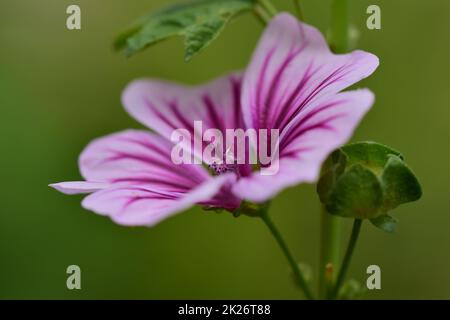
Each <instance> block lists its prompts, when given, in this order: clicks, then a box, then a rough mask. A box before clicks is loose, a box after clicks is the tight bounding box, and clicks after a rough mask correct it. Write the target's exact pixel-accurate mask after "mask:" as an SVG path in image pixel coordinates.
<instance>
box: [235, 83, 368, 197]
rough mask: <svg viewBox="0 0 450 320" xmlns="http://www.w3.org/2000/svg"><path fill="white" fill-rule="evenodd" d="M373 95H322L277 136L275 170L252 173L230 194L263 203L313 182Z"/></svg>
mask: <svg viewBox="0 0 450 320" xmlns="http://www.w3.org/2000/svg"><path fill="white" fill-rule="evenodd" d="M373 102H374V95H373V94H372V92H370V91H369V90H367V89H361V90H356V91H349V92H342V93H339V94H336V95H333V96H323V97H321V98H319V99H317V100H315V101H314V102H313V103H311V104H309V106H308V108H306V109H304V110H303V112H302V113H301V114H299V115H298V116H297V117H295V118H294V119H293V121H292V122H291V123H290V124H289V125H288V126H287V127H286V130H285V131H284V132H283V133H282V135H281V136H280V160H279V163H278V167H279V171H278V172H277V173H276V174H274V175H261V174H260V173H259V172H256V173H253V175H251V176H249V177H245V178H242V179H240V180H239V181H238V182H237V184H236V185H235V186H234V188H233V192H234V193H235V194H236V195H239V196H241V197H242V198H245V199H248V200H250V201H255V202H263V201H266V200H268V199H270V198H272V197H274V196H275V195H276V194H277V193H279V192H280V191H281V190H283V189H284V188H286V187H289V186H294V185H296V184H299V183H302V182H315V181H316V180H317V179H318V177H319V174H320V168H321V165H322V163H323V161H324V160H325V159H326V157H327V156H328V155H329V154H330V153H331V152H332V151H333V150H334V149H336V148H338V147H340V146H341V145H343V144H344V143H346V142H347V141H348V140H349V139H350V137H351V135H352V133H353V131H354V130H355V128H356V126H357V125H358V123H359V122H360V120H361V119H362V117H363V116H364V114H365V113H366V112H367V111H368V110H369V109H370V107H371V106H372V104H373Z"/></svg>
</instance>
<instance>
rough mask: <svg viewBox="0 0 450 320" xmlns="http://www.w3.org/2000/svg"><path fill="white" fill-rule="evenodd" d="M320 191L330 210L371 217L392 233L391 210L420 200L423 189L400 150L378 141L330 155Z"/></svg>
mask: <svg viewBox="0 0 450 320" xmlns="http://www.w3.org/2000/svg"><path fill="white" fill-rule="evenodd" d="M317 193H318V194H319V198H320V201H321V202H322V203H323V205H324V206H325V209H326V210H327V211H328V212H329V213H331V214H334V215H338V216H341V217H349V218H355V219H370V220H371V222H372V223H373V224H374V225H376V226H377V227H379V228H381V229H383V230H385V231H388V232H393V231H394V230H395V223H396V220H395V219H394V218H392V217H390V216H389V215H388V212H389V211H391V210H392V209H394V208H396V207H397V206H399V205H400V204H403V203H407V202H411V201H415V200H418V199H419V198H420V197H421V196H422V189H421V187H420V184H419V181H418V180H417V178H416V176H415V175H414V173H413V172H412V171H411V169H410V168H409V167H408V166H407V165H406V164H405V162H404V161H403V156H402V155H401V154H400V153H399V152H398V151H395V150H393V149H391V148H389V147H387V146H384V145H381V144H378V143H375V142H360V143H354V144H349V145H346V146H344V147H342V148H340V149H338V150H336V151H335V152H333V153H332V154H331V155H330V157H329V158H328V160H327V161H326V162H325V164H324V167H323V174H322V177H321V178H320V180H319V183H318V184H317Z"/></svg>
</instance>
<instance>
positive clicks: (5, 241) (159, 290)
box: [0, 0, 450, 299]
mask: <svg viewBox="0 0 450 320" xmlns="http://www.w3.org/2000/svg"><path fill="white" fill-rule="evenodd" d="M171 2H173V1H162V0H152V1H148V0H132V1H125V0H96V1H92V0H71V1H66V0H57V1H56V0H38V1H37V0H28V1H25V0H2V1H1V3H0V132H1V135H0V146H1V148H0V150H1V151H0V154H1V156H0V178H1V180H0V298H3V299H6V298H8V299H17V298H28V299H38V298H40V299H47V298H57V299H93V298H101V299H106V298H112V299H118V298H125V299H134V298H142V299H165V298H179V299H195V298H207V299H216V298H225V299H226V298H236V299H239V298H251V299H253V298H254V299H259V298H264V299H296V298H300V297H301V295H300V294H299V292H298V290H297V289H296V287H295V286H294V285H293V284H292V282H291V279H290V277H289V269H288V265H287V263H286V261H285V260H284V257H283V256H282V255H281V253H280V251H279V249H278V247H277V245H276V243H275V242H274V240H273V239H272V237H271V235H270V234H269V232H268V230H267V229H266V228H265V226H264V225H263V223H262V222H261V221H259V220H258V219H252V218H248V217H240V218H233V217H232V216H231V215H229V214H215V213H205V212H203V211H201V210H200V209H195V208H194V209H191V210H189V211H188V212H186V213H183V214H179V215H177V216H174V217H172V218H170V219H168V220H166V221H164V222H163V223H161V224H159V225H157V226H156V227H154V228H151V229H147V228H125V227H121V226H117V225H114V224H113V223H112V222H111V221H110V220H109V219H108V218H104V217H100V216H97V215H95V214H93V213H91V212H87V211H85V210H83V209H82V208H81V206H80V200H81V198H82V197H81V196H65V195H62V194H60V193H58V192H56V191H54V190H52V189H50V188H49V187H47V185H48V184H49V183H52V182H58V181H64V180H78V179H80V175H79V172H78V168H77V157H78V155H79V153H80V151H81V150H82V149H83V147H84V146H85V145H86V144H87V143H88V142H89V141H90V140H91V139H93V138H95V137H98V136H101V135H104V134H108V133H111V132H114V131H118V130H122V129H125V128H139V127H140V125H139V124H138V123H137V122H135V121H134V120H133V119H131V118H130V117H129V116H128V115H127V114H126V113H125V111H124V110H123V108H122V106H121V103H120V94H121V91H122V89H123V88H124V87H125V85H126V84H127V83H128V82H129V81H131V80H132V79H134V78H137V77H143V76H151V77H160V78H166V79H171V80H175V81H180V82H185V83H192V84H195V83H201V82H205V81H208V80H209V79H211V78H214V77H216V76H218V75H220V74H223V73H226V72H229V71H230V70H236V69H242V68H244V67H245V65H246V64H247V62H248V60H249V57H250V55H251V53H252V50H253V48H254V46H255V44H256V41H257V39H258V37H259V35H260V34H261V31H262V26H261V25H260V24H259V22H258V21H257V20H256V19H255V18H254V16H253V15H251V14H246V15H243V16H241V17H239V18H238V19H236V20H234V22H233V23H232V24H231V25H230V26H229V27H228V28H226V30H225V32H224V33H223V34H222V35H221V36H220V37H219V38H218V40H217V41H215V42H214V43H213V44H212V45H211V46H210V47H209V48H207V49H206V50H205V51H203V53H201V54H200V55H199V56H196V57H195V58H194V59H193V60H192V61H191V62H189V63H185V62H184V61H183V50H182V49H183V48H182V40H181V39H180V38H174V39H171V40H169V41H166V42H163V43H161V44H159V45H157V46H155V47H152V48H150V49H149V50H146V51H145V52H143V53H140V54H138V55H136V56H134V57H132V58H129V59H127V58H125V57H124V55H123V54H121V53H115V52H113V50H112V49H111V43H112V40H113V38H114V36H115V35H116V34H117V33H118V32H120V31H121V30H123V29H124V28H125V27H126V26H128V25H129V23H130V22H132V21H133V20H134V19H135V18H137V17H139V16H141V15H142V14H145V13H147V12H149V11H152V10H155V9H158V8H160V7H161V6H164V5H166V4H168V3H171ZM350 2H351V21H352V23H353V24H354V26H355V27H356V28H357V29H359V31H360V35H361V37H360V41H359V44H358V47H359V48H361V49H365V50H368V51H371V52H373V53H375V54H377V55H378V56H379V57H380V60H381V66H380V68H379V69H378V71H377V72H376V73H375V74H374V75H373V76H372V77H371V78H370V79H368V80H366V81H364V82H363V83H361V86H367V87H369V88H371V89H372V90H373V91H374V92H375V93H376V95H377V102H376V105H375V106H374V108H373V109H372V111H371V112H370V113H369V114H368V116H367V117H366V118H365V119H364V121H363V123H362V124H361V126H360V127H359V128H358V130H357V132H356V133H355V135H354V138H353V140H354V141H357V140H375V141H378V142H382V143H385V144H388V145H390V146H392V147H395V148H397V149H399V150H400V151H402V152H403V153H404V155H405V157H406V160H407V162H408V163H409V164H410V166H411V167H412V168H414V170H415V172H416V173H417V175H418V177H419V178H420V180H421V182H422V184H423V189H424V196H423V198H422V200H421V201H419V202H417V203H412V204H408V205H404V206H402V207H400V208H398V209H397V210H396V211H395V212H393V214H394V215H395V216H396V217H398V218H399V219H400V225H399V230H398V232H397V234H395V235H389V234H386V233H383V232H382V231H380V230H377V229H375V228H374V227H372V226H371V225H369V224H366V225H364V226H363V230H362V236H361V239H360V242H359V243H358V246H357V249H356V252H355V256H354V260H353V262H352V265H351V270H350V272H351V274H352V276H353V277H354V278H355V279H358V280H361V281H363V282H364V283H365V279H366V274H365V270H366V267H367V266H368V265H370V264H377V265H380V266H381V269H382V290H379V291H371V292H369V293H368V294H366V296H365V298H367V299H410V298H411V299H420V298H425V299H443V298H446V299H449V298H450V267H449V266H450V250H449V248H450V229H449V226H450V212H449V205H450V197H449V195H448V185H449V183H450V181H449V178H450V175H449V163H450V151H449V149H448V145H449V138H450V123H449V119H450V89H449V74H450V41H449V40H450V39H449V31H450V19H449V18H448V16H449V14H450V1H447V0H427V1H425V0H421V1H420V0H415V1H413V0H384V1H381V0H353V1H350ZM274 3H275V4H276V5H277V7H278V8H279V9H286V10H292V9H293V6H292V5H291V2H290V1H287V0H274ZM302 3H303V9H304V14H305V17H306V20H307V22H309V23H311V24H314V25H315V26H317V27H319V28H320V29H321V30H322V31H323V32H326V31H327V29H328V28H329V25H330V1H327V0H320V1H317V0H303V1H302ZM69 4H78V5H79V6H80V7H81V11H82V30H81V31H69V30H67V29H66V27H65V21H66V17H67V15H66V13H65V11H66V8H67V6H68V5H69ZM370 4H378V5H379V6H380V7H381V10H382V29H381V30H379V31H370V30H367V29H366V27H365V20H366V18H367V15H366V13H365V11H366V8H367V6H368V5H370ZM272 217H273V219H274V221H275V222H276V224H277V225H278V226H279V228H280V229H281V231H282V233H283V234H284V235H285V237H286V240H287V241H288V243H289V245H290V247H291V248H292V250H293V252H294V253H295V255H296V256H297V257H298V258H299V260H301V261H306V262H308V263H310V264H311V265H312V266H313V268H315V267H317V264H318V248H319V247H318V243H319V204H318V200H317V197H316V194H315V191H314V186H311V185H301V186H298V187H295V188H292V189H289V190H286V191H284V192H283V193H282V194H281V195H280V196H279V197H278V198H277V199H276V200H275V201H274V203H273V208H272ZM350 224H351V221H349V220H344V219H343V225H344V232H343V233H344V235H345V237H344V238H343V240H342V241H343V242H346V240H347V235H348V232H349V228H350ZM71 264H77V265H79V266H80V267H81V270H82V290H74V291H69V290H68V289H67V288H66V285H65V283H66V277H67V275H66V267H67V266H68V265H71ZM315 280H317V275H315Z"/></svg>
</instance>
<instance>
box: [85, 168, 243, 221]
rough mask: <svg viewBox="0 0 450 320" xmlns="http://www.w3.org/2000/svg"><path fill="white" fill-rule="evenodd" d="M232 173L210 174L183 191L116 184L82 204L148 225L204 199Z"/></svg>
mask: <svg viewBox="0 0 450 320" xmlns="http://www.w3.org/2000/svg"><path fill="white" fill-rule="evenodd" d="M234 179H235V176H234V175H231V174H229V175H223V176H218V177H211V178H210V179H208V180H205V181H204V182H203V183H201V184H199V185H198V186H196V187H195V188H193V189H192V190H189V191H188V192H186V193H177V192H165V191H159V190H155V189H153V188H152V186H151V185H146V184H142V185H128V186H118V187H114V188H109V189H105V190H101V191H98V192H95V193H93V194H91V195H89V196H87V197H86V198H85V199H84V200H83V202H82V206H83V207H84V208H86V209H88V210H91V211H94V212H96V213H98V214H102V215H105V216H109V217H110V218H111V219H112V220H113V221H114V222H116V223H118V224H121V225H126V226H143V225H145V226H152V225H155V224H156V223H158V222H160V221H161V220H163V219H165V218H168V217H169V216H171V215H174V214H176V213H179V212H181V211H183V210H186V209H188V208H189V207H191V206H192V205H194V204H197V203H204V202H208V200H210V199H212V198H213V197H214V196H215V195H216V194H217V193H219V192H220V190H221V188H222V187H223V186H224V185H225V184H227V183H229V182H230V180H234Z"/></svg>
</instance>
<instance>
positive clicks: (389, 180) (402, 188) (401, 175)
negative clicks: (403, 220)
mask: <svg viewBox="0 0 450 320" xmlns="http://www.w3.org/2000/svg"><path fill="white" fill-rule="evenodd" d="M381 181H382V186H383V191H384V208H385V210H386V211H388V210H392V209H394V208H396V207H397V206H399V205H400V204H402V203H407V202H412V201H416V200H418V199H420V197H421V196H422V188H421V187H420V184H419V181H418V180H417V178H416V176H415V175H414V173H413V172H412V171H411V169H409V168H408V166H407V165H406V164H405V163H404V162H403V161H402V160H401V159H400V158H399V157H397V156H394V155H391V156H389V160H388V162H387V163H386V166H385V168H384V170H383V174H382V176H381Z"/></svg>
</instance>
